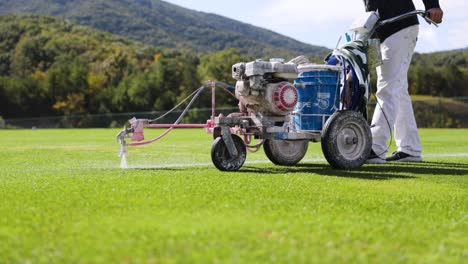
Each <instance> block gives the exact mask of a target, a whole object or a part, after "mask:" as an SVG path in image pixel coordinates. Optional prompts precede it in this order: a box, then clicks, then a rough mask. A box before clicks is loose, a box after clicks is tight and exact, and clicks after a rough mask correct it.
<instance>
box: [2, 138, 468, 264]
mask: <svg viewBox="0 0 468 264" xmlns="http://www.w3.org/2000/svg"><path fill="white" fill-rule="evenodd" d="M117 132H118V130H115V129H103V130H99V129H92V130H91V129H90V130H41V129H39V130H0V263H192V262H195V263H226V262H227V263H271V262H281V263H315V262H319V263H350V262H357V263H369V262H373V263H467V262H468V130H442V129H439V130H428V129H422V130H421V138H422V140H423V145H424V159H425V162H423V163H413V164H403V163H395V164H387V165H365V166H364V167H363V168H361V169H359V170H353V171H339V170H333V169H331V168H330V167H329V166H328V164H327V163H326V161H325V160H324V158H323V155H322V153H321V148H320V144H316V143H311V144H310V148H309V152H308V154H307V155H306V158H305V159H304V161H303V162H301V163H300V164H299V165H298V166H295V167H279V166H274V165H272V164H271V163H269V162H268V161H267V159H266V157H265V155H264V154H263V151H260V152H258V153H255V154H250V153H249V154H248V156H247V163H246V164H245V165H244V167H243V168H242V169H241V170H240V171H239V172H235V173H232V172H230V173H227V172H220V171H218V170H216V169H215V168H214V166H213V165H211V158H210V154H209V153H210V147H211V142H212V139H211V136H210V135H208V134H206V133H205V132H204V131H203V130H178V131H175V132H174V133H173V134H170V135H169V136H168V137H166V138H165V139H163V140H162V141H160V142H158V143H155V144H153V145H150V146H145V147H140V148H131V149H129V157H128V166H129V168H128V169H121V168H120V159H119V158H118V157H117V155H116V154H117V151H118V148H119V146H118V144H117V143H115V141H114V136H115V134H116V133H117ZM160 132H161V131H160V130H159V131H158V130H153V131H147V137H148V138H149V137H152V136H156V135H157V134H158V133H160Z"/></svg>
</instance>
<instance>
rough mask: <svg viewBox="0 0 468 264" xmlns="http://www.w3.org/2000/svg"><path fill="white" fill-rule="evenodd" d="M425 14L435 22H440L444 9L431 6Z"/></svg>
mask: <svg viewBox="0 0 468 264" xmlns="http://www.w3.org/2000/svg"><path fill="white" fill-rule="evenodd" d="M427 14H428V15H429V18H430V19H431V20H432V21H434V22H436V23H437V24H440V23H442V18H443V17H444V11H442V9H440V8H431V9H429V10H427Z"/></svg>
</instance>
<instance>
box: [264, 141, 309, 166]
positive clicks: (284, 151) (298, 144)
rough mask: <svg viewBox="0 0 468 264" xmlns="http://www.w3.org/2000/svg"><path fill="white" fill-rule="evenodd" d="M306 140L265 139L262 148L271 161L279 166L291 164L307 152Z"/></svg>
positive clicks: (307, 143) (295, 162) (307, 144)
mask: <svg viewBox="0 0 468 264" xmlns="http://www.w3.org/2000/svg"><path fill="white" fill-rule="evenodd" d="M308 147H309V141H308V140H298V141H290V140H273V139H267V140H265V143H264V144H263V150H264V151H265V154H266V156H267V157H268V159H269V160H271V162H273V163H274V164H276V165H281V166H293V165H296V164H297V163H298V162H299V161H301V160H302V159H303V158H304V156H305V154H306V153H307V148H308Z"/></svg>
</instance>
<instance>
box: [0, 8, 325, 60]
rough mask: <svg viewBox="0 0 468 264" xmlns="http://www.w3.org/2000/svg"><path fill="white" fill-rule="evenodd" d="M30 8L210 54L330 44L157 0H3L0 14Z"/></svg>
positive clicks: (272, 52)
mask: <svg viewBox="0 0 468 264" xmlns="http://www.w3.org/2000/svg"><path fill="white" fill-rule="evenodd" d="M8 13H32V14H37V15H47V16H55V17H59V18H66V19H69V20H70V21H72V22H74V23H77V24H80V25H86V26H90V27H94V28H97V29H100V30H104V31H107V32H111V33H114V34H117V35H120V36H123V37H126V38H130V39H133V40H137V41H139V42H142V43H145V44H148V45H152V46H157V47H166V48H183V49H190V50H192V51H195V52H198V53H209V52H215V51H220V50H224V49H228V48H235V49H238V50H240V51H241V52H242V53H246V54H249V55H252V56H255V57H257V58H260V57H265V56H291V55H292V54H297V53H300V54H303V53H304V54H309V55H310V56H313V57H320V58H322V57H324V56H325V55H326V54H327V52H329V49H327V48H324V47H317V46H312V45H309V44H305V43H302V42H299V41H296V40H294V39H292V38H289V37H286V36H283V35H280V34H277V33H274V32H272V31H269V30H266V29H263V28H259V27H255V26H252V25H249V24H245V23H242V22H239V21H235V20H232V19H228V18H226V17H222V16H219V15H215V14H208V13H204V12H197V11H193V10H190V9H186V8H182V7H179V6H177V5H173V4H170V3H167V2H164V1H160V0H2V1H0V14H8Z"/></svg>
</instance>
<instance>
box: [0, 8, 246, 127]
mask: <svg viewBox="0 0 468 264" xmlns="http://www.w3.org/2000/svg"><path fill="white" fill-rule="evenodd" d="M0 36H1V38H0V116H3V117H4V118H14V117H33V116H41V115H63V114H65V115H69V114H85V113H107V112H114V113H115V112H126V111H148V110H154V109H169V108H171V107H172V106H173V105H174V104H175V103H176V102H177V101H178V100H179V99H180V98H183V97H185V96H186V95H188V94H189V93H191V92H192V91H193V90H194V89H196V88H198V87H199V86H200V85H201V83H202V82H204V81H207V80H209V79H211V80H215V79H216V80H224V81H228V82H230V81H231V78H230V74H231V65H232V64H233V63H235V62H238V61H241V60H242V58H241V56H240V52H239V51H237V50H225V51H221V52H218V53H213V54H209V55H203V56H201V57H200V56H197V55H195V54H194V53H192V52H191V51H188V50H179V49H178V50H174V49H160V48H155V47H151V46H145V45H143V44H141V43H135V42H132V41H129V40H125V39H123V38H120V37H116V36H113V35H111V34H108V33H102V32H98V31H96V30H94V29H91V28H87V27H82V26H76V25H73V24H71V23H69V22H67V21H63V20H57V19H55V18H50V17H35V16H12V15H10V16H1V17H0ZM249 59H252V58H249ZM207 100H209V98H207ZM201 103H203V99H202V102H201ZM221 103H222V102H221ZM205 105H209V104H205Z"/></svg>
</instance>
